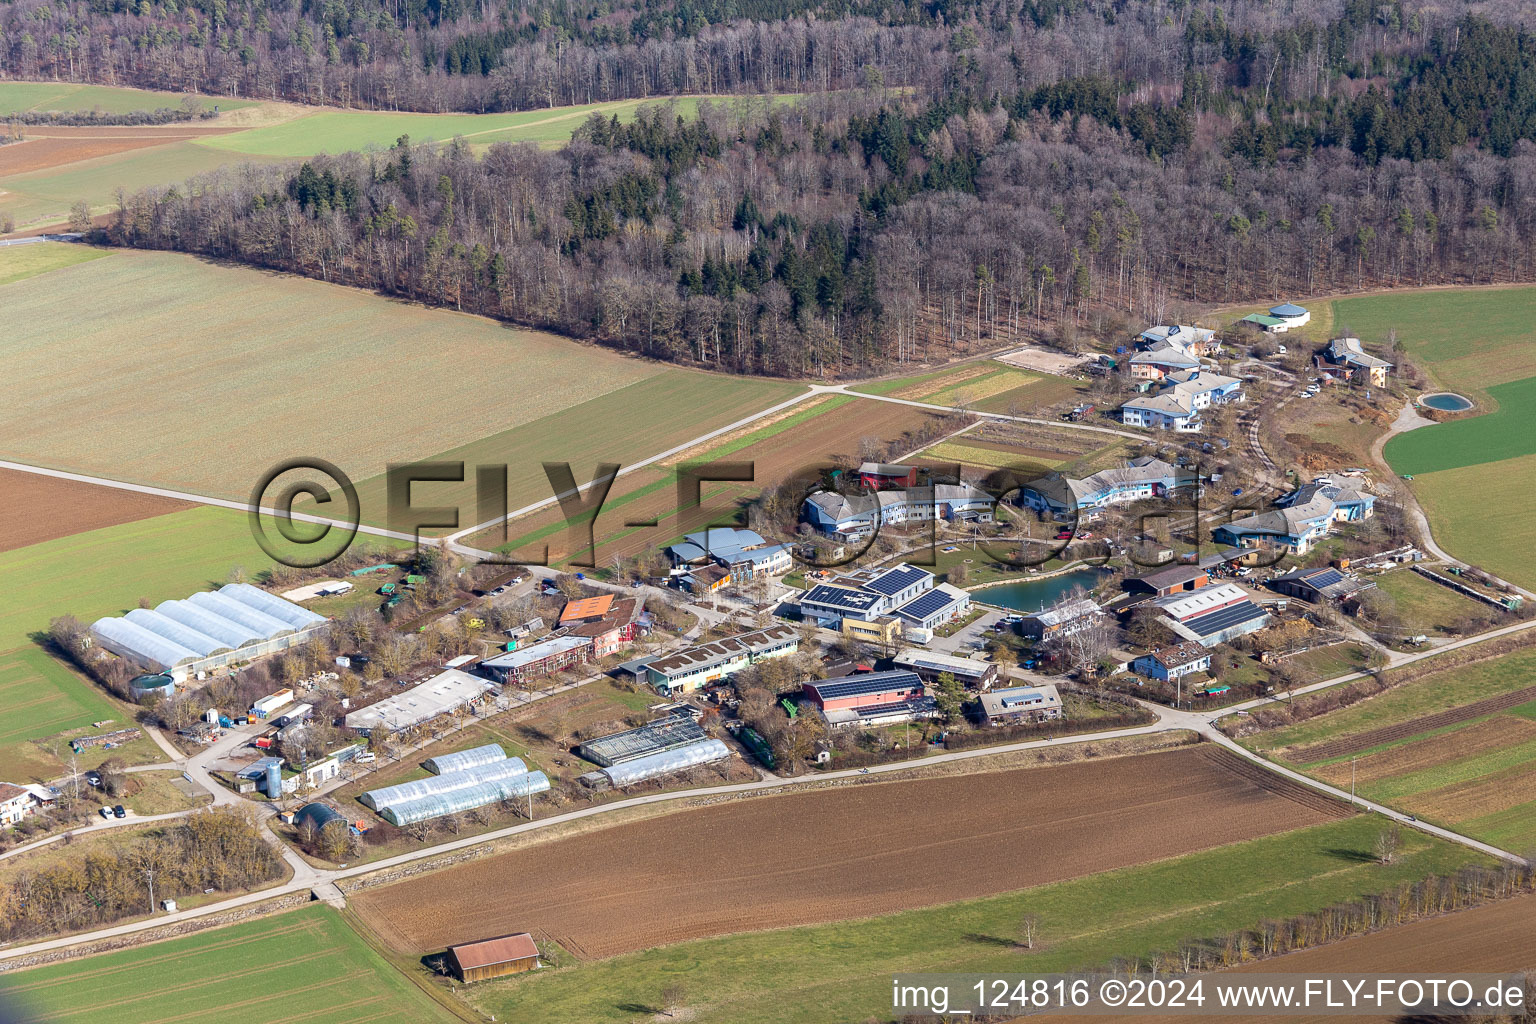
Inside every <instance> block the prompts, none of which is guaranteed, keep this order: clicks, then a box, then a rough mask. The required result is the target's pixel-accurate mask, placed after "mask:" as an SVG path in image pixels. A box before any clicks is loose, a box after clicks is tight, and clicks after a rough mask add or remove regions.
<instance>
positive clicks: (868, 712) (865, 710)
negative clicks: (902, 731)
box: [852, 697, 938, 718]
mask: <svg viewBox="0 0 1536 1024" xmlns="http://www.w3.org/2000/svg"><path fill="white" fill-rule="evenodd" d="M937 707H938V701H936V700H934V699H933V698H932V697H918V698H917V699H915V700H898V701H893V702H891V703H890V704H865V705H864V706H863V707H858V708H853V709H852V710H853V711H854V712H855V713H856V714H858V716H859V717H860V718H879V717H880V716H882V715H889V714H894V713H896V712H898V711H918V712H921V711H932V710H934V709H935V708H937Z"/></svg>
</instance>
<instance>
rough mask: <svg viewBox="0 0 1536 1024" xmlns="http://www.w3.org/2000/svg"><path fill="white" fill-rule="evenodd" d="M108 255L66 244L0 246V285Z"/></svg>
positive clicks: (109, 251)
mask: <svg viewBox="0 0 1536 1024" xmlns="http://www.w3.org/2000/svg"><path fill="white" fill-rule="evenodd" d="M110 255H112V253H111V250H108V249H92V248H90V247H88V246H84V245H74V244H71V243H67V242H33V243H32V244H30V245H6V246H0V285H7V284H12V283H14V282H16V281H20V280H23V279H25V278H28V277H36V276H37V275H38V274H46V273H48V271H50V270H59V269H61V268H63V267H72V266H74V265H75V264H76V263H88V262H90V261H91V260H99V259H101V258H102V257H103V256H110Z"/></svg>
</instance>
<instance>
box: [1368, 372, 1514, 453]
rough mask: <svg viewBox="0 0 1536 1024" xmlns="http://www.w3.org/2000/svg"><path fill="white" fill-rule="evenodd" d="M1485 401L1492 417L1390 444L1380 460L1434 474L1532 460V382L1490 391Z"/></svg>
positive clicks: (1415, 433) (1442, 427)
mask: <svg viewBox="0 0 1536 1024" xmlns="http://www.w3.org/2000/svg"><path fill="white" fill-rule="evenodd" d="M1488 396H1489V397H1490V398H1491V399H1493V400H1494V401H1495V402H1497V403H1498V409H1497V410H1496V411H1494V412H1485V413H1483V414H1482V415H1477V416H1468V417H1465V418H1462V419H1456V420H1452V421H1450V422H1449V423H1436V424H1435V425H1434V426H1430V427H1420V428H1419V429H1417V430H1410V431H1408V432H1407V433H1404V434H1399V435H1397V436H1396V437H1394V438H1392V440H1390V441H1388V442H1387V446H1386V449H1385V451H1384V452H1383V454H1384V455H1385V456H1386V458H1387V461H1388V462H1389V463H1391V465H1392V469H1393V471H1394V472H1397V473H1409V474H1414V475H1417V474H1419V473H1434V472H1438V471H1440V470H1446V469H1460V468H1462V467H1463V466H1477V465H1486V464H1488V463H1492V462H1502V461H1505V460H1507V459H1516V458H1519V457H1521V456H1522V455H1532V454H1536V430H1532V429H1531V422H1532V420H1533V419H1536V377H1527V378H1526V379H1525V380H1518V381H1513V382H1511V383H1508V384H1495V385H1492V386H1491V387H1489V388H1488ZM1492 472H1497V470H1493V471H1492Z"/></svg>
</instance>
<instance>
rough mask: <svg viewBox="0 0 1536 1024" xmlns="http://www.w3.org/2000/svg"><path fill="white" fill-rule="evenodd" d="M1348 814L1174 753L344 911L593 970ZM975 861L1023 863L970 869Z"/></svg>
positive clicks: (448, 881) (362, 903) (564, 861)
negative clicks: (553, 951)
mask: <svg viewBox="0 0 1536 1024" xmlns="http://www.w3.org/2000/svg"><path fill="white" fill-rule="evenodd" d="M1085 794H1093V798H1092V799H1091V800H1085ZM1149 805H1156V806H1157V808H1158V811H1157V813H1156V814H1155V815H1152V814H1149V813H1148V811H1147V808H1148V806H1149ZM979 807H985V808H987V812H988V813H986V814H978V813H977V808H979ZM1347 813H1348V811H1347V809H1345V808H1344V807H1343V806H1342V805H1338V804H1335V803H1333V802H1332V801H1329V800H1327V799H1326V798H1323V797H1319V796H1318V795H1317V794H1315V793H1313V792H1311V791H1309V790H1305V789H1304V788H1302V787H1299V786H1295V785H1280V784H1277V782H1276V780H1275V777H1274V776H1272V775H1269V774H1268V773H1265V772H1263V771H1262V770H1261V769H1258V768H1256V767H1253V766H1250V765H1249V764H1248V763H1247V762H1245V761H1242V760H1241V759H1238V758H1235V757H1233V756H1232V755H1230V754H1226V753H1223V752H1220V751H1217V750H1214V749H1209V748H1184V749H1179V750H1173V751H1167V752H1161V753H1155V754H1145V755H1140V756H1137V757H1130V758H1114V759H1109V760H1106V761H1085V762H1078V763H1074V764H1067V765H1060V766H1053V767H1048V768H1031V769H1022V770H1014V771H1008V772H999V773H993V774H974V775H962V776H951V777H941V778H933V779H914V780H905V781H899V782H890V783H876V784H873V785H856V786H846V787H839V788H834V789H828V790H821V791H816V792H810V793H795V794H790V795H783V796H772V797H764V798H761V799H752V800H743V801H736V802H732V803H727V804H719V805H715V806H711V807H707V808H702V809H696V810H688V811H681V812H678V813H675V814H670V815H666V816H664V817H661V818H656V819H648V820H642V821H638V822H633V823H629V824H625V825H618V826H614V827H612V828H609V829H604V830H602V831H601V832H597V833H589V834H587V835H584V836H581V837H579V838H570V839H556V840H552V841H549V842H546V843H542V844H539V845H536V846H531V847H528V848H526V849H522V850H516V851H512V852H509V853H506V854H500V855H497V856H494V857H488V858H483V859H480V860H477V861H474V862H471V863H468V864H464V865H459V866H456V867H452V868H448V869H445V870H443V871H438V872H435V873H433V874H431V875H428V876H422V877H419V878H413V879H409V880H407V881H404V882H400V883H396V884H394V885H390V886H386V887H382V888H379V889H373V890H366V891H364V892H362V893H360V894H358V895H357V896H356V897H355V899H354V901H353V905H354V906H356V907H357V908H358V911H359V913H360V914H362V916H363V918H364V919H365V920H366V921H367V922H368V923H369V924H370V925H372V926H373V927H375V928H376V929H377V931H378V933H379V934H380V935H381V936H382V937H384V938H385V939H386V940H387V941H388V942H390V943H391V944H392V945H394V946H395V947H396V948H398V949H399V950H401V951H402V952H408V953H426V952H430V951H433V950H436V949H441V948H442V947H444V946H445V945H448V944H452V943H455V942H461V941H464V940H466V939H471V938H475V937H478V936H483V935H496V934H502V933H506V932H509V931H516V930H519V929H523V930H528V931H531V932H533V933H534V935H535V936H536V937H539V938H546V939H551V940H553V941H555V942H558V943H559V944H560V945H561V946H562V947H564V948H565V949H567V950H569V951H570V952H573V953H575V954H576V955H578V956H580V957H583V958H599V957H605V956H613V955H616V954H620V953H625V952H630V951H634V950H638V949H644V948H647V947H650V946H656V945H662V944H665V943H669V942H679V941H684V940H687V939H693V938H699V937H703V936H708V935H720V934H727V933H731V932H739V931H748V930H755V929H762V928H773V927H783V926H786V925H798V924H807V923H812V922H823V921H833V920H840V919H845V918H852V917H862V916H867V915H871V914H888V913H892V912H895V911H899V910H905V909H910V908H913V907H918V906H925V905H933V904H937V903H947V902H953V901H956V900H963V899H971V898H975V897H978V896H984V895H991V894H994V893H998V892H1003V891H1008V890H1011V889H1015V888H1019V887H1020V883H1021V882H1024V883H1025V884H1044V883H1047V882H1051V881H1058V880H1061V879H1065V878H1073V877H1077V876H1079V875H1083V874H1088V873H1091V872H1095V871H1105V870H1110V869H1114V868H1119V867H1124V866H1126V865H1129V864H1134V863H1139V862H1141V861H1146V860H1153V859H1158V858H1162V857H1171V856H1177V855H1179V854H1183V853H1187V852H1189V851H1191V850H1195V849H1203V848H1206V847H1209V846H1213V845H1219V844H1222V843H1227V842H1236V841H1238V840H1243V839H1251V838H1253V837H1255V836H1259V835H1266V834H1271V833H1274V832H1279V831H1284V830H1287V829H1291V828H1297V827H1301V826H1304V825H1312V824H1317V823H1319V822H1322V821H1326V820H1329V819H1331V818H1335V817H1338V816H1340V815H1343V814H1347ZM1181 822H1184V823H1188V825H1189V827H1184V826H1182V825H1181V824H1180V823H1181ZM1195 823H1198V827H1194V826H1195ZM679 835H687V836H689V837H690V840H689V843H688V854H687V856H686V857H680V856H678V836H679ZM982 846H984V847H985V848H988V849H1014V850H1020V851H1025V850H1027V851H1029V853H1028V856H1027V857H1026V858H1025V860H1024V861H1019V860H1015V859H1013V858H1009V857H990V856H989V857H977V856H976V855H975V851H976V850H977V849H978V848H980V847H982ZM700 864H718V865H729V873H730V880H731V881H730V898H729V899H722V898H721V896H720V893H719V892H717V891H716V890H715V889H713V888H712V887H709V886H701V885H700V884H699V878H698V874H697V865H700ZM959 864H964V865H965V867H964V869H963V870H953V871H950V870H945V869H944V868H943V867H942V865H959ZM508 877H522V878H537V879H539V880H540V881H539V885H538V886H537V888H536V889H532V890H529V891H527V892H526V893H524V894H521V895H520V896H519V897H518V898H517V899H516V900H515V901H507V902H503V901H487V900H484V899H482V898H480V897H479V896H478V895H477V894H479V893H481V892H483V891H484V890H485V887H486V886H487V885H490V884H494V883H493V881H492V880H494V879H504V878H508Z"/></svg>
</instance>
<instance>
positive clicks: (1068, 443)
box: [919, 421, 1129, 479]
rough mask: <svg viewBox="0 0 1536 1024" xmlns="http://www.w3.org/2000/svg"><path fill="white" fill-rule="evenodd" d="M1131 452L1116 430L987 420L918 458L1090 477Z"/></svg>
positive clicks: (1026, 473)
mask: <svg viewBox="0 0 1536 1024" xmlns="http://www.w3.org/2000/svg"><path fill="white" fill-rule="evenodd" d="M1128 455H1129V451H1128V449H1127V446H1126V441H1125V440H1124V439H1122V438H1118V437H1115V436H1114V435H1111V434H1100V433H1094V432H1092V431H1086V430H1072V429H1070V428H1068V427H1043V426H1039V425H1036V424H1032V423H1008V422H998V421H984V422H982V423H979V424H977V425H976V426H975V427H973V428H972V429H971V430H969V431H967V432H966V433H965V434H963V435H961V436H959V437H955V438H951V439H949V440H946V441H942V442H940V443H939V444H936V445H934V446H932V447H930V448H927V449H925V450H924V451H923V452H922V453H921V455H920V456H919V458H921V459H926V460H931V461H935V462H940V463H946V462H947V463H950V464H953V463H957V462H958V463H960V464H962V465H965V466H971V467H975V468H977V469H984V470H997V469H1013V470H1016V471H1017V475H1018V476H1019V477H1020V478H1021V479H1030V478H1032V477H1034V476H1035V475H1037V474H1043V473H1046V472H1049V471H1051V470H1061V471H1070V472H1072V473H1074V474H1076V475H1080V476H1085V475H1087V474H1088V473H1092V472H1094V471H1096V470H1099V469H1104V468H1108V467H1110V466H1116V465H1119V464H1120V463H1121V462H1122V461H1124V459H1125V458H1126V457H1127V456H1128Z"/></svg>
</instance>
